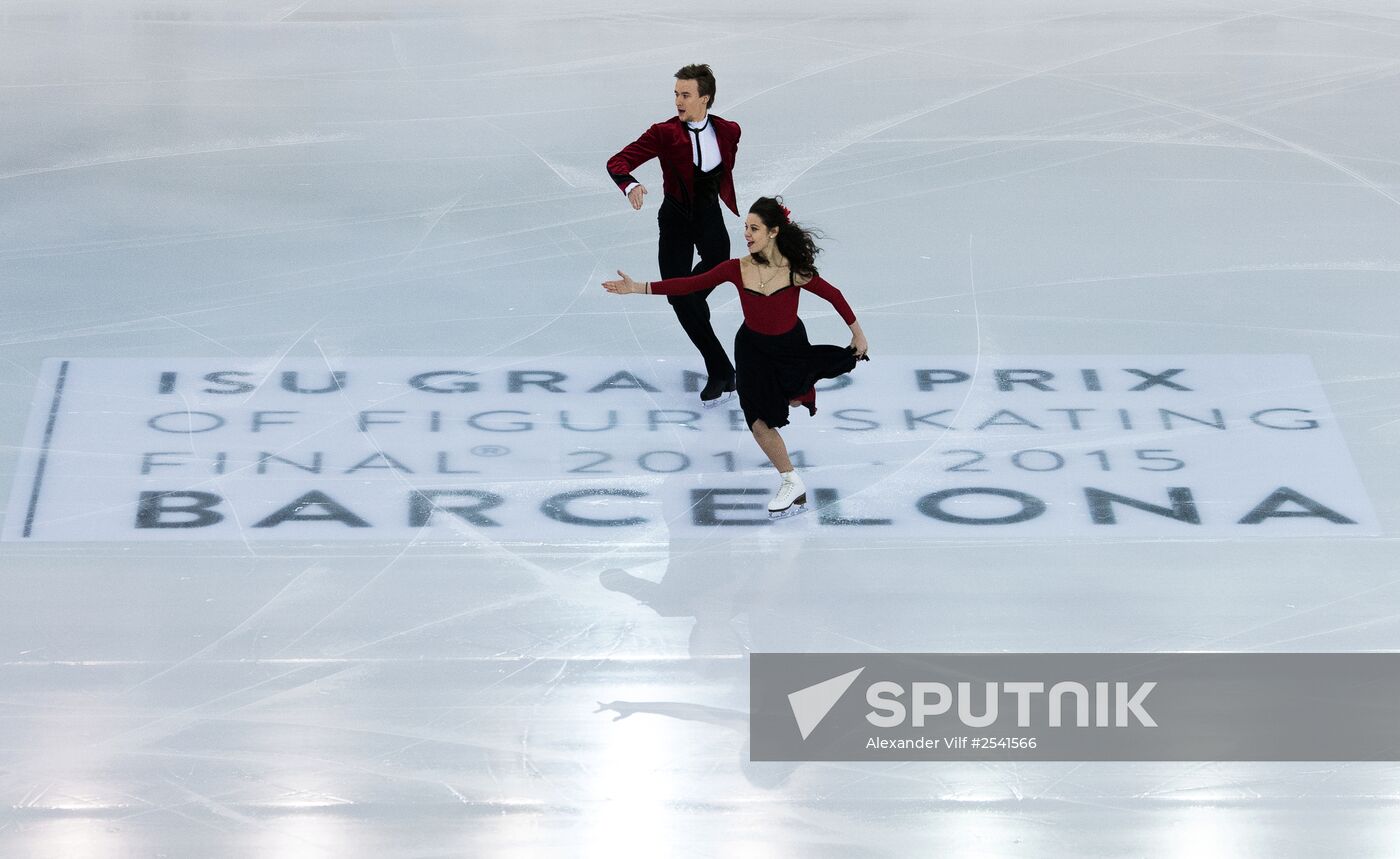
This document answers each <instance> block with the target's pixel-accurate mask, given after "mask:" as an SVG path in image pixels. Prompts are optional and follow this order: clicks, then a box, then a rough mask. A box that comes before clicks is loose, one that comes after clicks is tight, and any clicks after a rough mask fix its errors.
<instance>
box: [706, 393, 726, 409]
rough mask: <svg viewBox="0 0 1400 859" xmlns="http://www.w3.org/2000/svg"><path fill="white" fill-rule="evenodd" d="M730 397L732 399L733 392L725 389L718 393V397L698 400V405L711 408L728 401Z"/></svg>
mask: <svg viewBox="0 0 1400 859" xmlns="http://www.w3.org/2000/svg"><path fill="white" fill-rule="evenodd" d="M732 399H734V392H733V391H725V392H724V393H722V394H720V395H719V396H718V397H715V398H714V399H713V400H701V401H700V405H702V406H704V407H705V408H707V409H713V408H714V407H716V406H722V405H724V404H725V403H727V402H729V401H730V400H732Z"/></svg>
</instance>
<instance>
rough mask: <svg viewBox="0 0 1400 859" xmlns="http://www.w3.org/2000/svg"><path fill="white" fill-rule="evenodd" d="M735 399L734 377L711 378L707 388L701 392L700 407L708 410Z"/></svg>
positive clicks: (706, 385)
mask: <svg viewBox="0 0 1400 859" xmlns="http://www.w3.org/2000/svg"><path fill="white" fill-rule="evenodd" d="M732 399H734V377H733V376H732V375H731V376H729V377H728V378H722V377H721V378H715V377H711V378H710V380H709V381H708V382H706V383H705V388H704V390H702V391H701V392H700V405H702V406H704V407H705V408H707V409H713V408H714V407H715V406H721V405H724V404H725V403H727V402H729V401H730V400H732Z"/></svg>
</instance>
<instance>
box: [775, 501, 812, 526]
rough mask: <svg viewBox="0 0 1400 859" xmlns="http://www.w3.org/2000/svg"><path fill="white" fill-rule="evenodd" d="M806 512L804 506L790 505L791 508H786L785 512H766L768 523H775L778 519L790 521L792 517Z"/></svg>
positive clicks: (805, 506)
mask: <svg viewBox="0 0 1400 859" xmlns="http://www.w3.org/2000/svg"><path fill="white" fill-rule="evenodd" d="M806 512H807V505H806V504H794V505H792V506H791V507H789V508H787V509H786V510H777V511H774V510H769V511H768V521H770V522H776V521H777V520H779V519H791V518H792V517H794V516H798V515H800V514H803V513H806Z"/></svg>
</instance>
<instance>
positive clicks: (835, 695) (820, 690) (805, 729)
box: [788, 668, 865, 740]
mask: <svg viewBox="0 0 1400 859" xmlns="http://www.w3.org/2000/svg"><path fill="white" fill-rule="evenodd" d="M864 670H865V669H864V668H857V669H856V670H855V671H849V672H847V673H845V674H842V675H841V676H839V677H833V678H831V679H830V680H823V681H822V682H820V683H817V684H815V685H812V686H808V687H807V688H805V689H798V690H797V691H796V692H793V693H791V694H789V695H788V704H790V705H791V706H792V715H793V718H795V719H797V729H798V730H799V731H801V732H802V739H804V740H805V739H807V737H808V736H810V735H811V733H812V732H813V731H815V730H816V729H817V726H818V725H820V724H821V723H822V719H825V718H826V714H827V713H830V712H831V708H832V707H835V706H836V702H837V701H840V700H841V696H842V695H845V694H846V690H847V689H849V688H851V684H852V683H854V682H856V677H858V676H860V673H861V672H862V671H864Z"/></svg>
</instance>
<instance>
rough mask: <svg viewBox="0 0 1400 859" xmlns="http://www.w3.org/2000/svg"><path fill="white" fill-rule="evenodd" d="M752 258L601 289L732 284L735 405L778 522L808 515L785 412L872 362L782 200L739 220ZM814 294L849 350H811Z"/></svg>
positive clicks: (762, 203)
mask: <svg viewBox="0 0 1400 859" xmlns="http://www.w3.org/2000/svg"><path fill="white" fill-rule="evenodd" d="M744 240H745V242H746V243H747V244H748V249H749V255H748V256H747V257H744V258H741V259H731V260H728V261H726V262H723V263H720V264H719V265H717V266H715V267H714V268H712V269H710V270H709V271H707V272H704V273H702V274H697V275H693V276H691V277H673V278H668V279H666V280H659V281H654V282H645V283H638V282H637V281H635V280H633V279H632V278H630V277H628V276H627V275H626V274H625V273H623V272H621V271H619V272H618V276H619V278H620V279H619V280H610V281H606V282H605V283H604V284H603V288H604V289H606V290H607V291H608V292H611V293H615V294H617V295H626V294H628V293H647V294H649V295H684V294H686V293H691V292H699V291H701V290H704V289H712V288H714V287H715V286H718V285H719V284H721V283H724V282H726V281H727V282H729V283H732V284H734V285H735V286H736V287H738V289H739V303H740V305H741V306H742V307H743V311H744V324H743V325H742V326H740V328H739V333H738V334H737V335H735V337H734V363H735V365H736V369H737V374H738V379H737V382H738V388H739V406H740V408H742V409H743V410H744V420H745V421H746V422H747V423H748V425H749V430H750V431H751V432H752V433H753V437H754V441H756V442H758V446H759V447H760V448H762V449H763V452H764V453H765V454H767V455H768V459H769V461H770V462H772V463H773V465H774V467H776V468H777V469H778V473H779V474H780V475H781V476H782V479H783V482H782V485H781V486H779V487H778V493H777V494H776V495H774V496H773V500H772V501H770V502H769V504H768V515H769V517H771V518H774V519H781V518H783V517H785V516H791V515H794V514H797V513H801V512H802V511H803V510H804V509H806V504H807V488H806V487H805V486H804V485H803V484H802V478H800V477H798V476H797V472H796V471H794V470H793V467H792V460H790V459H789V458H788V452H787V445H786V444H784V443H783V437H782V436H781V435H779V434H778V428H779V427H783V426H787V423H788V408H789V406H796V405H801V406H806V407H807V411H808V412H809V413H810V414H813V415H815V414H816V413H817V394H816V391H815V390H814V389H813V387H812V386H813V385H814V384H815V383H816V382H817V380H819V379H834V378H836V377H837V376H840V375H842V374H845V373H849V372H850V371H851V370H853V369H854V368H855V366H856V362H857V361H865V360H869V359H868V358H867V357H866V351H867V350H868V349H869V345H868V344H867V343H866V340H865V333H864V332H863V331H861V329H860V323H859V322H857V321H856V315H855V313H853V312H852V311H851V307H850V305H849V304H847V303H846V299H845V298H844V297H842V295H841V291H840V290H838V289H837V288H836V287H834V286H832V285H831V284H829V283H827V282H826V281H825V280H823V279H822V277H821V275H819V274H818V273H817V268H816V265H815V264H814V261H815V258H816V255H817V254H818V253H820V252H821V249H820V248H818V247H817V245H816V242H815V241H814V238H813V234H812V233H811V232H809V231H807V230H805V229H803V228H802V227H801V226H799V225H798V224H796V223H794V222H793V221H792V220H791V219H790V216H789V212H788V210H787V208H786V207H785V206H783V202H782V198H781V197H777V198H775V197H760V198H758V201H757V202H755V203H754V204H753V205H752V206H750V207H749V214H748V217H747V218H745V219H744ZM804 289H805V290H807V291H808V292H812V293H815V294H816V295H819V296H821V297H822V298H824V299H826V300H827V301H829V302H831V304H832V306H833V307H835V308H836V312H837V313H839V314H841V318H842V319H844V320H845V322H846V324H847V325H849V326H851V345H849V346H846V347H844V348H843V347H841V346H813V345H812V344H811V343H809V342H808V341H807V329H806V328H805V327H804V326H803V325H802V320H801V319H799V318H798V317H797V298H798V295H799V294H800V293H801V291H802V290H804Z"/></svg>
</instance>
